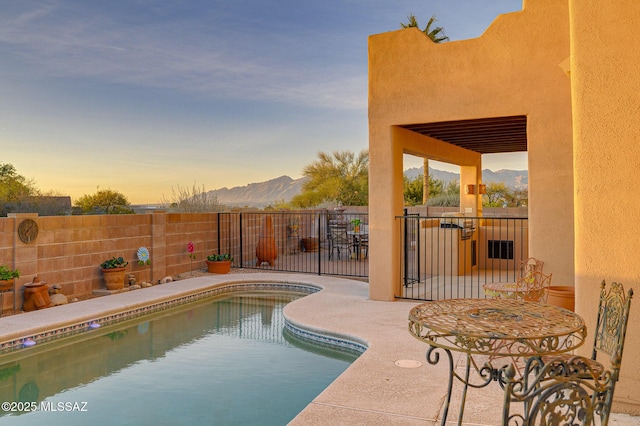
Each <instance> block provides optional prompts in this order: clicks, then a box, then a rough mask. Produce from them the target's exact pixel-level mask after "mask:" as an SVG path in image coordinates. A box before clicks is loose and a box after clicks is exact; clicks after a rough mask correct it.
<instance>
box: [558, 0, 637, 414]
mask: <svg viewBox="0 0 640 426" xmlns="http://www.w3.org/2000/svg"><path fill="white" fill-rule="evenodd" d="M569 3H570V9H571V20H570V22H571V80H572V93H573V122H574V162H575V170H574V176H575V229H576V240H575V241H576V242H575V247H576V250H575V251H576V256H575V259H576V260H575V271H576V310H577V311H578V312H579V313H580V314H581V315H582V316H584V317H585V319H586V320H587V325H588V327H589V330H593V326H594V323H595V316H596V307H597V303H598V286H599V284H600V282H601V281H602V279H606V280H607V282H608V283H610V282H613V281H618V282H621V283H623V284H624V285H625V288H629V287H633V288H634V290H635V292H636V298H635V300H634V301H633V303H632V304H631V318H630V321H629V327H628V331H627V339H626V345H625V352H624V356H623V362H622V369H621V372H620V373H621V379H620V382H619V384H618V386H617V388H616V392H615V400H616V402H617V404H618V405H617V406H616V407H614V409H618V410H623V411H627V412H630V413H633V414H636V415H638V414H640V392H638V390H640V356H639V355H640V339H639V338H638V335H639V334H640V298H639V296H638V295H640V280H639V278H640V262H639V260H638V244H639V243H640V229H639V227H638V224H640V206H639V203H638V197H637V193H638V191H637V190H636V188H638V178H639V177H640V173H639V172H638V167H639V165H640V77H639V76H640V31H638V28H639V27H640V5H639V4H638V2H637V0H618V1H615V2H585V1H584V0H570V2H569ZM590 336H591V335H590ZM589 343H591V342H589ZM581 352H582V354H583V355H588V351H587V349H586V348H584V349H583V350H582V351H581Z"/></svg>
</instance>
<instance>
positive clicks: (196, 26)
mask: <svg viewBox="0 0 640 426" xmlns="http://www.w3.org/2000/svg"><path fill="white" fill-rule="evenodd" d="M521 8H522V0H492V1H488V0H416V1H413V0H323V1H313V2H311V1H301V0H276V1H256V0H236V1H231V0H227V1H221V0H208V1H204V0H202V1H187V0H182V1H166V0H165V1H153V0H139V1H134V0H131V1H122V0H113V1H80V0H77V1H67V0H44V1H43V0H38V1H31V0H21V1H1V2H0V163H10V164H13V165H14V166H15V168H16V170H17V172H18V173H19V174H21V175H23V176H25V177H27V178H30V179H33V180H34V181H35V184H36V186H37V187H38V188H40V189H42V190H44V191H48V190H54V191H56V192H57V193H59V194H60V195H70V196H71V197H72V199H73V200H74V201H75V199H77V198H78V197H80V196H82V195H84V194H93V193H94V192H96V190H97V189H113V190H116V191H119V192H122V193H123V194H125V195H126V196H127V197H128V199H129V201H130V202H132V203H134V204H138V203H158V202H160V201H162V199H163V198H167V199H171V194H172V187H173V188H176V187H177V186H178V185H179V186H181V187H189V188H190V187H192V186H193V185H194V183H195V184H196V185H197V186H198V187H200V188H202V187H203V186H204V188H205V189H206V190H212V189H219V188H222V187H229V188H231V187H234V186H244V185H247V184H248V183H252V182H262V181H266V180H270V179H274V178H276V177H279V176H282V175H288V176H290V177H292V178H294V179H297V178H300V177H302V169H303V168H304V166H305V165H307V164H309V163H311V162H313V161H315V160H316V159H317V155H318V152H333V151H336V150H341V151H344V150H349V151H352V152H355V153H358V152H360V151H361V150H364V149H368V123H367V72H368V70H367V37H368V36H369V35H372V34H378V33H382V32H387V31H395V30H398V29H399V28H400V23H401V22H406V21H407V16H408V15H409V14H410V13H413V14H414V15H415V16H416V17H417V19H418V23H419V24H420V27H421V28H423V27H424V25H425V24H426V23H427V21H428V20H429V18H430V17H431V16H432V15H436V16H437V19H438V25H440V26H442V27H444V29H445V34H446V35H447V36H449V38H450V39H451V40H461V39H467V38H474V37H478V36H480V35H481V34H482V33H483V32H484V30H485V29H486V28H487V27H488V26H489V25H490V24H491V22H492V21H493V20H494V19H495V17H496V16H497V15H499V14H501V13H509V12H512V11H517V10H521ZM503 159H506V160H508V161H506V162H501V161H494V160H492V159H491V158H490V157H487V156H485V157H483V166H484V167H485V168H490V169H492V170H499V169H503V168H509V169H517V170H522V169H526V168H527V164H526V154H518V155H511V156H503ZM416 165H418V164H416ZM407 166H411V164H407Z"/></svg>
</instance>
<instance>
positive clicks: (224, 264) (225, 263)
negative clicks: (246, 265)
mask: <svg viewBox="0 0 640 426" xmlns="http://www.w3.org/2000/svg"><path fill="white" fill-rule="evenodd" d="M205 262H207V272H210V273H212V274H228V273H229V271H231V261H230V260H216V261H211V260H205Z"/></svg>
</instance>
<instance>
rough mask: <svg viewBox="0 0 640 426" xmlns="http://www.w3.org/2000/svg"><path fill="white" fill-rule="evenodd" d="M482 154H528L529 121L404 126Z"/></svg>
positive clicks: (515, 118)
mask: <svg viewBox="0 0 640 426" xmlns="http://www.w3.org/2000/svg"><path fill="white" fill-rule="evenodd" d="M401 127H403V128H405V129H407V130H411V131H413V132H417V133H420V134H422V135H425V136H430V137H432V138H435V139H439V140H441V141H443V142H447V143H450V144H453V145H456V146H459V147H462V148H465V149H470V150H473V151H476V152H478V153H480V154H494V153H498V152H519V151H526V150H527V117H526V116H524V115H519V116H511V117H493V118H480V119H473V120H456V121H445V122H438V123H417V124H408V125H403V126H401Z"/></svg>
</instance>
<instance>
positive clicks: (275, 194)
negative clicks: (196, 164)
mask: <svg viewBox="0 0 640 426" xmlns="http://www.w3.org/2000/svg"><path fill="white" fill-rule="evenodd" d="M303 183H304V178H300V179H291V178H290V177H289V176H280V177H278V178H275V179H271V180H268V181H266V182H259V183H250V184H248V185H245V186H236V187H233V188H231V189H229V188H226V187H225V188H220V189H215V190H212V191H209V192H208V194H211V195H215V196H216V197H217V198H218V201H219V202H220V203H221V204H226V205H228V206H233V207H245V206H248V207H266V206H268V205H270V204H275V203H278V202H280V201H285V202H287V201H290V200H291V199H292V198H293V197H294V196H295V195H297V194H299V193H300V192H301V191H302V184H303Z"/></svg>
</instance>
